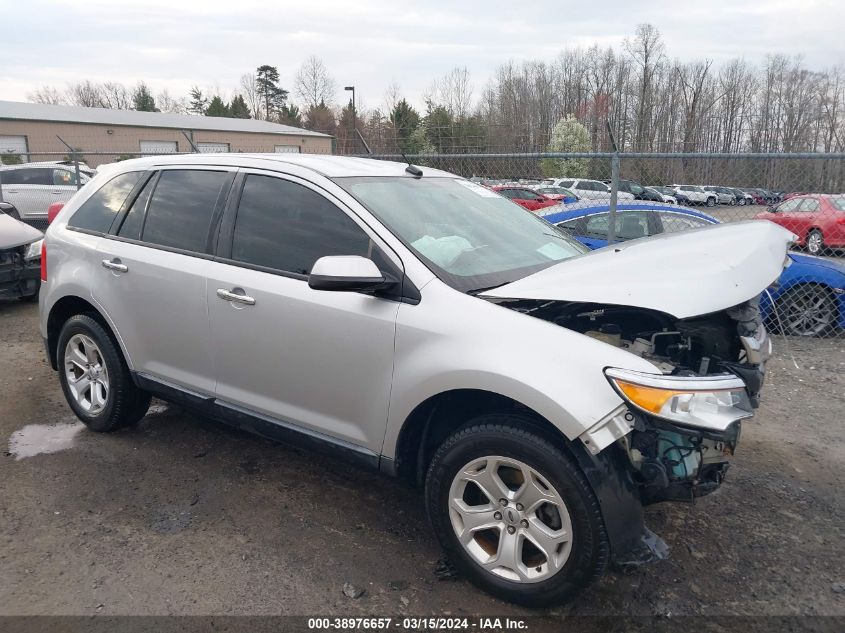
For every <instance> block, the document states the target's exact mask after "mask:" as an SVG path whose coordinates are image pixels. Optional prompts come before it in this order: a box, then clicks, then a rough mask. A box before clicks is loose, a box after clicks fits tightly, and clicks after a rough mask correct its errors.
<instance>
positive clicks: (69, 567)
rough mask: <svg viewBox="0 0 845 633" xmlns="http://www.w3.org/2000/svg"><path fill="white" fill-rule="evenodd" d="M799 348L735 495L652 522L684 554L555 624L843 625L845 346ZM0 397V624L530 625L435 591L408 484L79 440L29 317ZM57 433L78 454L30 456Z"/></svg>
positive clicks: (187, 434) (763, 415) (172, 446)
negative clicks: (135, 619) (180, 618)
mask: <svg viewBox="0 0 845 633" xmlns="http://www.w3.org/2000/svg"><path fill="white" fill-rule="evenodd" d="M790 348H791V353H792V354H793V355H794V357H795V359H796V360H797V363H798V366H799V367H798V368H796V367H795V365H794V364H793V361H792V360H791V359H790V356H789V350H787V347H786V345H785V344H784V342H783V340H780V341H778V349H777V353H778V355H777V357H776V358H775V359H774V360H773V361H772V363H771V365H770V373H769V377H768V384H767V386H766V389H765V394H764V395H765V401H764V403H763V405H762V408H761V409H760V412H759V415H758V416H757V417H756V418H755V419H754V420H753V421H752V422H751V423H748V424H747V425H746V426H745V428H744V429H743V438H742V442H741V444H740V447H739V453H738V455H737V457H736V460H735V462H734V465H733V467H732V468H731V471H730V473H729V477H728V479H727V481H726V482H725V484H724V486H723V487H722V489H721V490H720V491H718V492H717V493H716V494H714V495H712V496H710V497H707V498H704V499H700V500H699V501H698V502H697V503H696V504H695V505H686V504H664V505H660V506H655V507H652V508H649V509H648V511H647V522H648V524H649V526H650V527H651V529H652V530H654V531H655V532H657V533H658V534H660V535H661V536H662V537H663V538H664V539H665V540H666V541H667V542H668V544H669V545H670V547H671V557H670V558H669V559H668V560H666V561H663V562H660V563H657V564H654V565H651V566H648V567H645V568H641V569H637V570H635V571H634V572H626V573H621V572H611V573H609V574H608V575H607V576H606V577H605V578H604V579H603V580H602V581H600V582H599V583H598V584H596V585H595V586H594V587H592V588H591V589H590V590H589V591H588V592H587V593H586V594H585V595H583V597H582V598H581V599H579V600H578V601H577V602H576V603H575V604H573V605H569V606H565V607H560V608H558V609H556V610H554V611H552V612H551V613H553V614H599V615H612V614H625V615H632V614H641V615H662V616H681V615H699V614H706V615H733V614H743V615H812V614H822V615H839V616H842V615H845V539H843V519H845V440H843V422H844V421H845V415H843V413H845V407H843V403H845V339H808V340H795V339H793V340H791V341H790ZM0 385H2V390H3V391H2V393H3V395H2V397H0V437H2V441H3V442H4V448H5V450H6V454H5V456H4V457H2V458H0V517H2V518H1V519H0V569H2V573H0V615H9V614H54V615H59V614H77V615H95V614H102V615H109V614H111V615H114V614H159V615H166V614H203V615H207V614H219V615H223V614H253V615H258V614H298V615H306V614H320V615H327V614H338V615H346V616H354V615H372V614H381V615H385V614H390V615H394V616H399V615H402V614H415V615H432V614H437V615H462V614H466V615H469V614H485V615H486V614H499V615H508V614H512V615H526V614H529V613H531V612H529V611H527V610H524V609H520V608H518V607H514V606H512V605H509V604H506V603H503V602H499V601H497V600H494V599H492V598H490V597H488V596H487V595H485V594H483V593H481V592H480V591H478V590H476V589H475V588H473V587H472V586H471V585H469V584H468V583H466V582H465V581H463V580H460V579H457V580H456V579H452V580H439V579H438V578H437V577H436V576H435V574H434V571H435V567H436V564H437V561H438V559H439V558H440V551H439V549H438V546H437V544H436V542H435V539H434V537H433V535H432V533H431V531H430V528H429V526H428V524H427V522H426V518H425V514H424V512H423V509H422V504H421V499H420V496H419V494H418V493H417V492H416V491H414V490H411V489H409V488H408V487H406V486H404V485H403V484H400V483H398V482H396V481H393V480H390V479H387V478H385V477H382V476H379V475H377V474H373V473H369V472H365V471H362V470H358V469H356V468H354V467H351V466H349V465H347V464H346V463H343V462H341V461H336V460H333V459H329V458H325V457H320V456H315V455H313V454H308V453H304V452H300V451H298V450H294V449H292V448H289V447H286V446H282V445H276V444H272V443H270V442H268V441H265V440H263V439H260V438H256V437H253V436H250V435H246V434H243V433H240V432H236V431H232V430H229V429H228V428H226V427H223V426H219V425H217V424H214V423H211V422H208V421H204V420H201V419H198V418H196V417H194V416H191V415H188V414H186V413H184V412H182V411H181V410H179V409H177V408H173V407H167V406H165V405H163V404H162V403H156V405H157V406H155V407H154V408H153V410H152V411H151V413H150V414H149V415H148V416H147V417H146V418H145V419H144V420H143V421H142V422H141V424H140V425H139V426H137V427H136V428H133V429H128V430H125V431H121V432H118V433H115V434H112V435H98V434H95V433H90V432H88V431H87V430H84V429H81V428H78V427H75V426H72V425H73V424H74V423H75V419H74V418H73V417H72V416H71V414H70V410H69V409H68V407H67V406H66V404H65V403H64V399H63V397H62V394H61V391H60V388H59V384H58V379H57V376H56V374H55V373H54V372H53V371H52V370H51V369H50V368H49V366H48V365H47V362H46V360H45V358H44V353H43V348H42V344H41V339H40V336H39V334H38V330H37V308H36V306H34V305H29V304H23V303H17V302H7V303H0ZM44 424H51V425H60V426H59V427H58V428H54V429H52V431H51V432H52V433H53V434H54V439H55V441H57V442H58V441H59V440H64V442H65V443H66V444H67V445H68V446H69V447H67V448H65V449H64V450H58V449H61V448H62V447H61V445H60V444H57V445H56V446H54V447H53V448H54V449H57V450H56V452H53V453H49V454H38V455H34V456H30V457H23V458H18V457H19V456H20V455H21V454H26V450H25V447H24V448H21V446H20V441H19V440H20V437H19V436H15V437H17V438H18V439H17V440H16V439H15V437H13V434H15V432H17V431H20V430H21V429H24V427H26V426H27V425H44ZM30 431H32V429H30ZM57 431H58V432H60V433H58V435H57V433H56V432H57ZM59 435H61V436H62V437H59ZM10 441H11V442H12V444H13V446H9V442H10ZM15 442H17V444H15ZM12 448H15V450H16V454H12V453H11V452H9V451H10V450H11V449H12ZM347 582H349V583H352V584H354V585H356V586H358V587H361V588H364V589H366V593H365V594H364V595H363V596H361V597H359V598H357V599H352V598H349V597H347V596H346V595H344V593H343V592H342V587H343V585H344V583H347Z"/></svg>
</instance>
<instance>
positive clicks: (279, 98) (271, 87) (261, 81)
mask: <svg viewBox="0 0 845 633" xmlns="http://www.w3.org/2000/svg"><path fill="white" fill-rule="evenodd" d="M255 80H256V92H257V93H258V98H259V99H260V100H261V103H262V104H263V105H264V118H265V119H267V120H268V121H270V120H272V119H273V118H275V115H277V114H279V112H281V109H282V108H283V107H284V106H285V102H286V101H287V98H288V91H287V90H285V89H284V88H282V87H281V86H279V69H278V68H276V67H275V66H268V65H266V64H265V65H264V66H259V67H258V68H257V69H256V71H255Z"/></svg>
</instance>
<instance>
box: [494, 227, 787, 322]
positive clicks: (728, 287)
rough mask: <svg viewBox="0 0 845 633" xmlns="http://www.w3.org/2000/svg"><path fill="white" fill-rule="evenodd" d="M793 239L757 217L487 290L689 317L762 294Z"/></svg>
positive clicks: (618, 249) (634, 244) (573, 262)
mask: <svg viewBox="0 0 845 633" xmlns="http://www.w3.org/2000/svg"><path fill="white" fill-rule="evenodd" d="M794 240H795V236H794V235H793V234H792V233H790V232H789V231H787V230H786V229H784V228H783V227H781V226H778V225H777V224H775V223H773V222H761V221H754V220H751V221H748V222H736V223H731V224H720V225H716V226H712V227H707V228H702V229H694V230H690V231H684V232H682V233H666V234H661V235H655V236H653V237H649V238H645V239H639V240H634V241H631V242H623V243H620V244H614V245H612V246H607V247H605V248H602V249H599V250H597V251H593V252H591V253H587V254H585V255H581V256H580V257H575V258H573V259H569V260H566V261H563V262H560V263H559V264H555V265H554V266H552V267H550V268H546V269H545V270H541V271H540V272H537V273H534V274H533V275H529V276H528V277H524V278H523V279H520V280H518V281H514V282H512V283H509V284H506V285H504V286H500V287H499V288H495V289H494V290H489V291H487V292H484V293H481V295H480V296H483V297H497V298H506V299H539V300H554V301H577V302H583V303H605V304H614V305H626V306H634V307H639V308H647V309H650V310H658V311H660V312H665V313H666V314H670V315H672V316H674V317H677V318H679V319H684V318H687V317H692V316H698V315H701V314H707V313H709V312H716V311H719V310H725V309H727V308H730V307H733V306H735V305H738V304H740V303H742V302H743V301H747V300H748V299H751V298H752V297H755V296H756V295H758V294H760V293H761V292H762V291H763V290H764V289H765V288H766V287H767V286H769V284H771V283H772V282H773V281H774V280H775V279H777V278H778V276H779V275H780V274H781V272H782V271H783V267H784V265H785V264H786V261H787V258H786V252H787V249H788V248H789V245H790V244H792V242H793V241H794Z"/></svg>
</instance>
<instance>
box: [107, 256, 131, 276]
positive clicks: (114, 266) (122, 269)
mask: <svg viewBox="0 0 845 633" xmlns="http://www.w3.org/2000/svg"><path fill="white" fill-rule="evenodd" d="M103 268H108V269H109V270H114V271H116V272H119V273H126V272H129V266H127V265H126V264H122V263H120V260H119V259H117V258H114V259H104V260H103Z"/></svg>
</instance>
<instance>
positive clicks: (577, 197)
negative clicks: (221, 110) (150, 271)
mask: <svg viewBox="0 0 845 633" xmlns="http://www.w3.org/2000/svg"><path fill="white" fill-rule="evenodd" d="M340 149H341V150H342V149H343V148H340ZM256 150H257V151H266V148H256ZM243 151H248V150H246V149H245V150H243ZM350 151H352V148H350ZM356 151H361V148H357V150H356ZM142 155H147V156H148V155H153V154H151V153H143V154H142V153H141V152H138V151H137V150H133V149H129V148H127V150H126V151H98V150H96V149H94V148H88V147H85V146H84V144H82V145H79V146H78V147H74V148H73V149H72V150H71V149H70V148H69V151H68V152H67V153H48V154H27V155H20V156H11V155H4V156H2V157H0V158H2V162H3V163H5V164H3V165H0V202H2V203H3V204H2V206H0V208H2V209H3V210H4V212H7V213H11V214H13V215H16V216H18V217H19V218H20V219H22V220H23V221H25V222H28V223H30V224H32V225H34V226H36V227H37V228H41V229H44V228H46V225H47V212H48V209H49V207H50V205H51V204H53V203H55V202H65V201H67V200H69V199H70V198H71V196H72V195H73V194H74V193H75V192H76V191H77V189H79V188H81V187H83V186H84V185H85V183H86V182H87V181H88V180H89V179H90V178H91V177H93V175H94V174H95V171H96V168H97V167H98V166H100V165H103V164H106V163H111V162H115V161H122V160H126V159H129V158H136V157H138V156H142ZM368 157H369V158H372V159H384V160H398V161H402V160H405V158H407V160H409V161H411V162H413V163H414V164H417V165H420V166H422V167H423V168H425V167H432V168H437V169H442V170H445V171H448V172H452V173H455V174H458V175H460V176H463V177H465V178H469V179H472V180H474V181H475V182H477V183H479V184H481V185H483V186H486V187H489V188H492V189H494V190H496V191H498V192H499V193H500V194H501V195H503V196H505V197H508V198H510V199H512V200H513V201H514V202H515V203H517V204H520V205H521V206H523V207H525V208H527V209H529V210H530V211H532V212H534V213H537V214H539V215H542V216H543V217H545V218H546V219H547V220H549V221H551V222H553V223H555V224H558V225H559V226H561V227H562V228H564V229H566V230H567V231H569V232H570V233H571V234H572V235H573V236H574V237H576V238H577V239H579V240H580V241H582V242H583V243H584V244H586V245H587V246H589V247H590V248H599V247H601V246H604V245H606V244H607V243H609V242H617V241H625V240H631V239H637V238H642V237H647V236H650V235H655V234H659V233H665V232H673V231H681V230H690V229H695V228H700V227H702V226H707V225H710V224H714V223H725V222H738V221H745V220H760V221H770V222H775V223H777V224H780V225H781V226H784V227H785V228H787V229H789V230H790V231H792V232H793V233H794V234H795V235H797V238H798V239H797V242H796V244H795V246H794V249H793V252H792V253H791V256H790V262H791V265H790V266H789V267H788V268H787V269H786V270H785V271H784V273H783V274H782V275H781V277H780V279H779V280H778V282H777V283H775V284H773V286H772V287H771V288H770V289H769V290H768V291H767V292H766V293H764V295H763V297H762V299H761V307H762V309H763V312H764V315H765V318H766V319H767V321H768V325H769V328H770V330H771V331H773V332H776V333H780V334H788V335H792V336H808V337H839V338H845V259H843V257H845V154H820V153H806V154H760V153H758V154H751V153H747V154H713V153H708V154H703V153H697V154H696V153H624V154H620V153H542V152H520V153H470V152H466V151H464V152H460V151H453V152H450V153H440V154H430V153H429V154H413V155H411V154H407V155H406V156H405V157H403V155H402V154H397V153H391V154H370V155H368ZM667 266H671V262H667ZM694 291H695V289H690V292H694Z"/></svg>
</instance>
